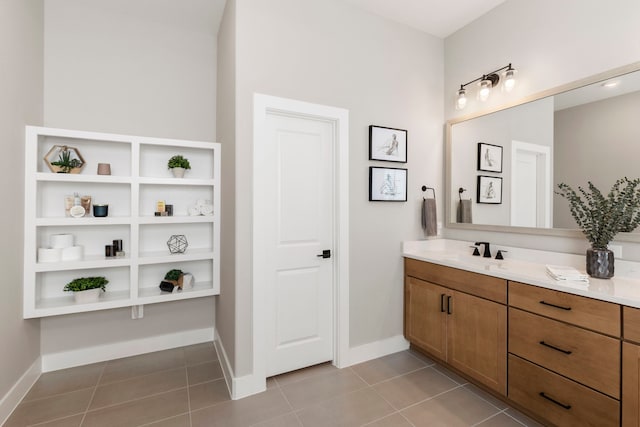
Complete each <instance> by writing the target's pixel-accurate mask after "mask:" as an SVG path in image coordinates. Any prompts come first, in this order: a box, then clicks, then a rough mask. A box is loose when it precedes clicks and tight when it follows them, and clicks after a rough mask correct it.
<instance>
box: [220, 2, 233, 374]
mask: <svg viewBox="0 0 640 427" xmlns="http://www.w3.org/2000/svg"><path fill="white" fill-rule="evenodd" d="M217 65H218V74H217V75H218V106H217V110H216V111H217V117H216V126H217V129H218V142H220V143H221V144H222V152H223V162H222V182H223V183H224V184H223V186H222V213H221V215H222V224H224V226H223V227H222V230H221V241H220V244H221V246H222V254H221V256H222V258H221V262H220V275H221V276H220V296H219V297H218V298H217V299H216V329H217V331H218V334H219V337H220V341H221V342H222V344H223V345H224V349H225V352H226V353H227V357H228V358H229V361H230V362H231V363H232V364H234V363H235V362H234V361H235V358H236V345H235V326H236V321H235V313H236V308H235V307H236V292H235V274H236V268H235V262H236V227H235V224H236V219H235V214H236V207H235V205H236V184H235V181H236V179H235V173H236V145H235V144H236V1H235V0H227V5H226V7H225V9H224V15H223V17H222V22H221V23H220V29H219V31H218V59H217ZM234 366H235V365H234Z"/></svg>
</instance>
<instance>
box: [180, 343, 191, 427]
mask: <svg viewBox="0 0 640 427" xmlns="http://www.w3.org/2000/svg"><path fill="white" fill-rule="evenodd" d="M182 353H183V356H184V363H185V365H187V355H186V354H185V353H184V348H183V350H182ZM184 375H185V379H186V383H187V410H188V411H189V412H188V414H189V427H192V426H193V421H192V419H191V384H190V383H189V366H185V368H184Z"/></svg>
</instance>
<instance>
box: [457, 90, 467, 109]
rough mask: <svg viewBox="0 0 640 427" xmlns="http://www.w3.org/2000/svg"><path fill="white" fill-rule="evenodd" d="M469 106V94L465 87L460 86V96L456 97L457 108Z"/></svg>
mask: <svg viewBox="0 0 640 427" xmlns="http://www.w3.org/2000/svg"><path fill="white" fill-rule="evenodd" d="M466 106H467V96H466V91H465V90H464V88H462V87H460V90H459V91H458V97H457V98H456V109H458V110H462V109H464V107H466Z"/></svg>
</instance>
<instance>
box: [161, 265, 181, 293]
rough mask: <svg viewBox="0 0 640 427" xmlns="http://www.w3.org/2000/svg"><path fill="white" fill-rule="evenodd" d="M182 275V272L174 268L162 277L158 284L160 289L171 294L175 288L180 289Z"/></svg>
mask: <svg viewBox="0 0 640 427" xmlns="http://www.w3.org/2000/svg"><path fill="white" fill-rule="evenodd" d="M183 276H184V273H183V272H182V270H179V269H177V268H174V269H172V270H169V271H168V272H167V274H165V275H164V279H163V280H162V281H161V282H160V289H161V290H163V291H165V292H173V290H174V288H175V287H176V286H177V287H178V288H180V289H182V277H183Z"/></svg>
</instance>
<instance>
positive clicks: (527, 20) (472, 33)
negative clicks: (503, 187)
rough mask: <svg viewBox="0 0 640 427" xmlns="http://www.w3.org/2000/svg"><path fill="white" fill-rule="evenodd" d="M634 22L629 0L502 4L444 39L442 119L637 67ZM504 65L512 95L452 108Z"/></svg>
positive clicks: (534, 242) (511, 239)
mask: <svg viewBox="0 0 640 427" xmlns="http://www.w3.org/2000/svg"><path fill="white" fill-rule="evenodd" d="M638 16H640V2H637V1H636V0H619V1H616V2H615V7H614V6H612V7H603V3H601V2H592V1H588V2H585V1H582V0H563V1H561V2H560V1H555V0H539V1H535V2H532V1H527V0H507V1H506V2H505V3H503V4H502V5H500V6H498V7H496V8H495V9H493V10H491V11H490V12H489V13H488V14H486V15H484V16H482V17H480V18H479V19H477V20H476V21H474V22H472V23H471V24H469V25H468V26H466V27H464V28H463V29H461V30H460V31H458V32H456V33H454V34H453V35H451V36H449V37H447V38H446V39H445V79H444V83H445V94H446V95H445V97H444V111H445V116H446V117H447V119H450V118H453V117H456V116H459V115H463V114H469V113H473V112H476V111H480V110H481V109H484V108H490V107H496V106H499V105H502V104H504V103H507V102H513V101H515V100H517V99H519V98H521V97H524V96H527V95H531V94H533V93H538V92H540V91H543V90H547V89H551V88H554V87H557V86H560V85H563V84H567V83H570V82H572V81H575V80H578V79H581V78H584V77H587V76H590V75H593V74H596V73H600V72H603V71H606V70H609V69H612V68H616V67H620V66H623V65H627V64H631V63H633V62H636V61H638V58H640V43H639V42H638V40H640V26H638V24H637V17H638ZM509 62H513V65H514V66H515V67H516V68H518V69H519V70H520V72H519V74H518V85H517V86H516V88H515V90H514V92H512V93H511V94H502V93H500V92H499V91H498V92H497V93H493V94H492V96H491V98H490V100H489V101H488V102H487V103H486V104H485V105H482V106H480V105H478V104H479V103H478V102H477V101H473V100H471V102H470V103H469V105H468V106H467V108H466V109H465V110H464V111H463V112H457V111H455V110H454V94H455V91H456V89H458V88H459V86H460V84H461V83H463V82H467V81H469V80H471V79H473V78H476V77H478V76H480V75H481V74H482V73H486V72H488V71H491V70H494V69H496V68H498V67H500V66H503V65H506V64H507V63H509ZM567 167H571V166H570V165H567ZM445 235H446V236H447V237H450V238H457V239H462V240H475V241H477V240H480V239H482V240H488V241H491V242H493V243H497V244H503V245H510V246H520V247H529V248H534V249H543V250H554V251H565V252H571V253H584V250H585V249H586V248H587V246H588V244H587V241H586V240H585V239H567V238H560V237H545V236H533V235H522V234H512V233H491V232H470V231H465V230H454V229H447V230H446V232H445ZM623 246H624V248H623V257H624V258H626V259H631V260H640V245H637V244H628V243H624V244H623Z"/></svg>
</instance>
